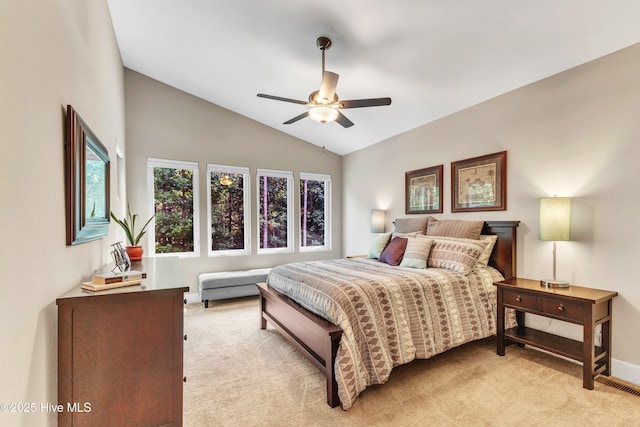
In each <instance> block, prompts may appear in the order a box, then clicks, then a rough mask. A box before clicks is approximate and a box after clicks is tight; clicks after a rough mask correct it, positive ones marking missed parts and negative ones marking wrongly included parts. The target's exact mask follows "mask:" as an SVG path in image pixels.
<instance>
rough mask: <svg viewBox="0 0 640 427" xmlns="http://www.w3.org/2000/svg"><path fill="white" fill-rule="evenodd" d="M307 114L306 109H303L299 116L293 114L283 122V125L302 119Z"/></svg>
mask: <svg viewBox="0 0 640 427" xmlns="http://www.w3.org/2000/svg"><path fill="white" fill-rule="evenodd" d="M308 115H309V112H308V111H305V112H304V113H302V114H300V115H299V116H295V117H294V118H293V119H289V120H287V121H286V122H284V123H283V125H290V124H291V123H295V122H297V121H298V120H302V119H304V118H305V117H307V116H308Z"/></svg>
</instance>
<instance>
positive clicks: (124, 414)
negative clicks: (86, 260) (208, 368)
mask: <svg viewBox="0 0 640 427" xmlns="http://www.w3.org/2000/svg"><path fill="white" fill-rule="evenodd" d="M132 269H135V270H141V271H144V272H145V273H147V278H146V279H144V280H143V281H142V284H141V285H136V286H129V287H123V288H117V289H111V290H106V291H100V292H91V291H86V290H83V289H82V288H81V287H80V286H77V287H76V288H74V289H72V290H71V291H69V292H68V293H66V294H65V295H63V296H62V297H60V298H58V299H57V300H56V304H57V305H58V404H59V406H58V408H59V409H61V410H60V411H59V416H58V424H59V425H60V426H61V427H62V426H71V425H73V426H143V425H144V426H180V425H182V385H183V342H184V340H185V339H186V336H185V335H183V334H184V317H183V314H184V311H183V310H184V303H185V300H184V292H187V291H188V290H189V288H188V287H187V286H185V280H184V276H183V273H182V269H181V267H180V263H179V260H178V259H177V258H149V259H144V260H143V261H142V262H137V263H134V265H133V267H132Z"/></svg>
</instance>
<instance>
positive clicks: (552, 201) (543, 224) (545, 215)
mask: <svg viewBox="0 0 640 427" xmlns="http://www.w3.org/2000/svg"><path fill="white" fill-rule="evenodd" d="M540 240H553V241H563V240H571V198H570V197H543V198H542V199H540Z"/></svg>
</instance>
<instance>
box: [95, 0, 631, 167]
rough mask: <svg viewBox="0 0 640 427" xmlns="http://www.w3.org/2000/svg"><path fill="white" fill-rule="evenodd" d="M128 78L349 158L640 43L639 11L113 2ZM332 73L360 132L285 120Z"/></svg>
mask: <svg viewBox="0 0 640 427" xmlns="http://www.w3.org/2000/svg"><path fill="white" fill-rule="evenodd" d="M107 1H108V5H109V9H110V11H111V17H112V20H113V26H114V29H115V33H116V37H117V41H118V45H119V47H120V51H121V54H122V60H123V63H124V65H125V66H126V67H127V68H130V69H132V70H135V71H137V72H140V73H142V74H145V75H147V76H149V77H152V78H154V79H156V80H159V81H161V82H164V83H166V84H168V85H170V86H173V87H175V88H177V89H180V90H182V91H185V92H187V93H190V94H192V95H195V96H198V97H200V98H202V99H205V100H207V101H209V102H212V103H214V104H217V105H219V106H221V107H224V108H226V109H229V110H231V111H233V112H236V113H238V114H241V115H243V116H246V117H248V118H251V119H253V120H256V121H258V122H260V123H263V124H265V125H267V126H270V127H273V128H274V129H278V130H280V131H282V132H285V133H288V134H290V135H293V136H295V137H297V138H300V139H302V140H305V141H308V142H310V143H312V144H316V145H318V146H325V147H326V148H327V149H328V150H330V151H333V152H335V153H338V154H341V155H344V154H347V153H350V152H353V151H355V150H359V149H361V148H364V147H367V146H369V145H372V144H375V143H377V142H380V141H382V140H384V139H387V138H389V137H392V136H394V135H397V134H400V133H402V132H405V131H407V130H410V129H413V128H416V127H418V126H421V125H423V124H426V123H429V122H432V121H434V120H437V119H439V118H441V117H444V116H447V115H449V114H452V113H455V112H457V111H460V110H463V109H465V108H468V107H470V106H472V105H474V104H477V103H480V102H482V101H485V100H487V99H490V98H493V97H495V96H497V95H500V94H503V93H505V92H508V91H510V90H513V89H516V88H518V87H522V86H524V85H527V84H529V83H532V82H534V81H537V80H540V79H543V78H545V77H548V76H551V75H553V74H556V73H558V72H561V71H564V70H567V69H569V68H572V67H575V66H577V65H580V64H583V63H585V62H588V61H590V60H593V59H595V58H598V57H600V56H603V55H606V54H608V53H611V52H614V51H616V50H619V49H622V48H625V47H627V46H630V45H632V44H635V43H638V42H640V25H639V24H638V23H639V22H640V1H638V0H616V1H611V0H536V1H531V0H483V1H478V0H451V1H444V0H395V1H389V0H367V1H365V0H323V1H310V0H297V1H293V0H269V1H250V0H107ZM318 36H327V37H329V38H330V39H331V40H332V46H331V48H330V49H329V50H327V51H326V69H327V70H329V71H333V72H335V73H337V74H339V75H340V78H339V82H338V86H337V93H338V95H339V97H340V99H361V98H376V97H387V96H389V97H391V98H392V100H393V101H392V104H391V105H390V106H385V107H370V108H355V109H347V110H343V113H344V114H345V116H347V117H348V118H349V119H350V120H351V121H352V122H353V123H355V125H354V126H352V127H350V128H343V127H341V126H340V125H339V124H337V123H335V122H334V123H327V124H324V125H323V124H320V123H317V122H314V121H312V120H310V119H309V118H305V119H303V120H300V121H297V122H295V123H293V124H289V125H285V124H283V122H284V121H286V120H288V119H291V118H293V117H295V116H297V115H299V114H300V113H303V112H304V111H305V110H306V109H307V108H308V107H306V106H304V105H298V104H293V103H286V102H279V101H274V100H269V99H264V98H258V97H257V96H256V94H258V93H266V94H271V95H276V96H282V97H285V98H293V99H298V100H307V98H308V96H309V94H310V93H311V92H312V91H314V90H317V89H318V88H319V86H320V80H321V52H320V50H319V49H318V48H317V47H316V39H317V38H318Z"/></svg>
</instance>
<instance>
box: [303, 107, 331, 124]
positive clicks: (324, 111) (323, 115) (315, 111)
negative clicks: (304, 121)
mask: <svg viewBox="0 0 640 427" xmlns="http://www.w3.org/2000/svg"><path fill="white" fill-rule="evenodd" d="M309 117H311V119H312V120H314V121H316V122H318V123H329V122H333V121H335V119H337V118H338V110H336V109H335V108H332V107H324V106H321V107H313V108H312V109H310V110H309Z"/></svg>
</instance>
